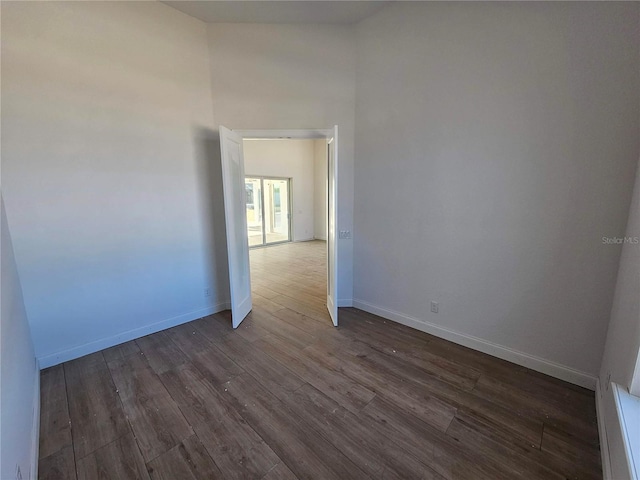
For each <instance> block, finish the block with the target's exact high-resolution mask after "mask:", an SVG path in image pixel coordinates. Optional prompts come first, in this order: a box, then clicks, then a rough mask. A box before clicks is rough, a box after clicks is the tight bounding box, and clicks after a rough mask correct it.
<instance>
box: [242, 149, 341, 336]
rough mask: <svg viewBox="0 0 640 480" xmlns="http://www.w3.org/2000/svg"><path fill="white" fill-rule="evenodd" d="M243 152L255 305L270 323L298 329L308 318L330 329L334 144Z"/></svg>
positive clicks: (252, 291)
mask: <svg viewBox="0 0 640 480" xmlns="http://www.w3.org/2000/svg"><path fill="white" fill-rule="evenodd" d="M243 146H244V167H245V189H246V212H247V237H248V243H249V247H250V248H251V250H250V252H249V259H250V271H251V275H250V277H251V278H250V282H251V294H252V301H253V305H255V306H258V307H261V308H262V309H264V311H265V313H266V314H267V318H270V316H276V317H280V318H281V319H285V320H287V319H291V320H292V322H293V323H294V325H297V324H299V322H300V314H301V313H303V314H305V315H306V316H307V317H308V318H310V319H314V320H316V321H318V322H319V325H318V327H321V326H325V327H328V326H330V325H331V319H330V317H329V314H328V312H327V307H326V302H327V244H326V240H327V223H328V216H327V175H328V168H327V142H326V139H272V138H269V139H258V138H245V139H244V142H243ZM290 307H291V308H290ZM292 308H293V309H292ZM255 314H256V312H253V313H252V315H255ZM258 314H259V313H258ZM274 325H277V322H275V321H274ZM276 328H277V327H276Z"/></svg>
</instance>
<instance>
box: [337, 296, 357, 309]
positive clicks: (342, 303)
mask: <svg viewBox="0 0 640 480" xmlns="http://www.w3.org/2000/svg"><path fill="white" fill-rule="evenodd" d="M336 303H337V304H338V308H341V307H353V298H339V299H338V301H337V302H336Z"/></svg>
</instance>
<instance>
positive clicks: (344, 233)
mask: <svg viewBox="0 0 640 480" xmlns="http://www.w3.org/2000/svg"><path fill="white" fill-rule="evenodd" d="M338 238H342V239H348V238H351V230H340V231H339V232H338Z"/></svg>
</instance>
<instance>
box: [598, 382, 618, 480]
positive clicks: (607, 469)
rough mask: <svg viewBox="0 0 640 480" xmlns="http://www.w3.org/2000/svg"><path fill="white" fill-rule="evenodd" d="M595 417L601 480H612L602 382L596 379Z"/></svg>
mask: <svg viewBox="0 0 640 480" xmlns="http://www.w3.org/2000/svg"><path fill="white" fill-rule="evenodd" d="M596 417H597V419H598V436H599V438H600V457H601V458H602V478H603V480H614V479H613V474H612V473H611V455H610V453H609V439H608V437H607V422H606V418H607V417H606V415H605V408H604V399H603V395H602V384H601V383H600V380H599V379H596Z"/></svg>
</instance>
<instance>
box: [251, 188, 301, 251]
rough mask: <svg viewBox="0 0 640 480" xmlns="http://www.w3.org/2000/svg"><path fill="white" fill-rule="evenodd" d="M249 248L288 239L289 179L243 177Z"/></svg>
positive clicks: (289, 235)
mask: <svg viewBox="0 0 640 480" xmlns="http://www.w3.org/2000/svg"><path fill="white" fill-rule="evenodd" d="M245 190H246V196H247V233H248V235H249V246H250V247H257V246H260V245H270V244H272V243H281V242H288V241H290V240H291V215H290V213H291V202H290V192H291V188H290V179H288V178H274V177H255V176H253V177H246V178H245Z"/></svg>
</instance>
